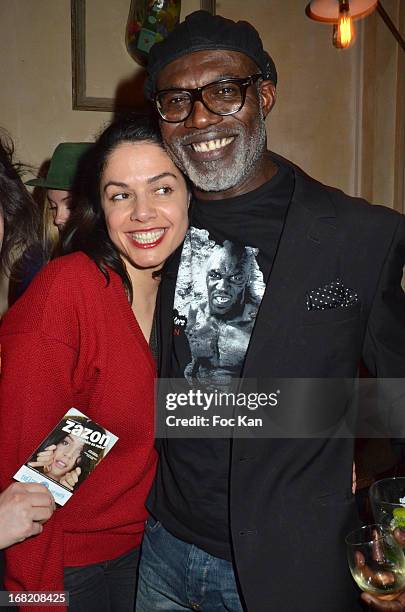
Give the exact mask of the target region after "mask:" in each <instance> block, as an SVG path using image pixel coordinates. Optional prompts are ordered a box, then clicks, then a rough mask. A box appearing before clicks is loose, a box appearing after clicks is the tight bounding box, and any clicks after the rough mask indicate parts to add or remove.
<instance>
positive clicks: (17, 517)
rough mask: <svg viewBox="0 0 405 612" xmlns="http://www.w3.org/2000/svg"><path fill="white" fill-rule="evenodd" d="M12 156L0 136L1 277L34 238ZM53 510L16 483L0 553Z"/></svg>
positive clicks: (1, 498) (0, 517)
mask: <svg viewBox="0 0 405 612" xmlns="http://www.w3.org/2000/svg"><path fill="white" fill-rule="evenodd" d="M13 153H14V147H13V143H12V142H11V140H10V139H9V138H6V137H5V136H3V137H2V138H1V139H0V269H1V270H2V271H3V272H5V273H10V270H11V268H12V264H13V260H14V258H15V256H16V254H17V253H21V252H23V251H24V250H25V249H26V248H27V247H30V246H32V245H34V244H35V243H36V242H37V238H38V235H37V216H36V205H35V202H34V201H33V200H32V198H31V196H30V195H29V193H28V192H27V190H26V189H25V187H24V185H23V183H22V180H21V178H20V175H19V173H18V165H16V164H14V163H13ZM0 348H1V347H0ZM0 363H1V362H0ZM0 369H1V367H0ZM54 509H55V503H54V501H53V498H52V496H51V495H50V493H49V492H48V490H47V488H46V487H44V486H43V485H40V484H34V483H33V484H26V483H20V482H15V483H13V484H11V485H9V486H8V487H7V488H6V489H5V490H3V492H2V493H0V549H3V548H6V547H8V546H11V545H12V544H16V543H17V542H22V541H23V540H25V539H26V538H29V537H31V536H34V535H38V534H39V533H41V532H42V530H43V524H44V522H45V521H46V520H48V519H49V518H50V517H51V516H52V513H53V511H54ZM0 574H1V571H0ZM0 582H1V579H0Z"/></svg>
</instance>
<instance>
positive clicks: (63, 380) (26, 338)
mask: <svg viewBox="0 0 405 612" xmlns="http://www.w3.org/2000/svg"><path fill="white" fill-rule="evenodd" d="M39 293H40V292H38V291H37V292H35V294H34V293H33V292H29V295H28V293H27V297H25V296H23V298H22V300H20V301H19V302H17V304H16V307H15V308H13V309H12V310H11V311H10V312H9V314H8V315H6V317H5V318H4V321H3V324H2V326H1V329H0V344H1V347H2V358H3V361H2V366H3V367H2V373H1V377H0V448H1V453H2V460H1V462H0V488H1V489H4V488H5V487H6V486H8V485H9V484H10V482H11V481H12V476H13V474H15V472H16V471H17V469H18V468H19V467H20V466H21V465H22V464H23V463H24V462H25V461H26V460H27V458H28V457H29V456H30V455H31V454H32V452H33V450H34V449H35V448H36V447H37V446H39V444H40V443H41V442H42V440H43V439H44V438H46V436H47V435H48V434H49V432H50V431H51V430H52V429H53V428H54V426H55V425H56V424H57V422H58V421H59V420H60V418H61V417H62V416H63V415H64V414H65V412H66V410H67V409H69V408H70V407H71V406H72V405H73V381H74V378H75V377H77V349H76V348H75V347H74V342H73V341H72V339H73V338H74V336H75V335H77V332H75V331H74V328H75V325H76V328H77V323H75V320H76V319H77V313H76V312H75V309H74V308H70V310H66V309H65V311H64V313H63V316H59V317H58V316H53V318H52V328H51V329H49V334H48V333H46V332H45V330H44V321H46V320H47V319H48V320H49V316H48V315H47V314H46V311H47V310H48V311H49V312H51V311H52V312H54V311H55V309H53V308H52V300H53V298H52V295H50V294H49V293H48V295H47V298H46V301H47V304H46V305H45V302H44V300H43V298H42V297H38V296H39ZM59 301H61V300H59ZM62 301H63V300H62ZM58 308H60V304H59V305H58ZM41 310H42V315H41V312H40V311H41ZM18 330H22V332H20V333H19V332H18ZM72 330H73V331H72ZM51 336H53V337H51ZM63 337H65V338H67V340H68V342H66V343H64V342H61V341H60V339H59V338H63ZM65 510H66V507H64V508H57V510H56V511H55V512H54V515H53V516H52V518H51V519H50V520H49V521H48V522H47V523H46V524H45V525H44V530H43V532H42V534H40V535H39V536H36V537H32V538H30V539H28V540H26V541H24V542H22V543H20V544H16V545H14V546H11V547H10V548H8V549H6V551H5V556H6V574H5V585H6V588H7V589H8V590H10V591H62V590H63V527H64V512H65ZM20 609H21V610H25V609H27V612H28V611H29V610H31V608H28V607H27V608H25V607H24V606H23V607H21V608H20ZM36 609H37V610H44V611H45V610H48V609H49V612H50V611H51V610H54V608H53V607H52V608H51V607H47V606H44V607H42V606H41V607H37V608H36Z"/></svg>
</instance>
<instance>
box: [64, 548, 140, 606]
mask: <svg viewBox="0 0 405 612" xmlns="http://www.w3.org/2000/svg"><path fill="white" fill-rule="evenodd" d="M138 561H139V548H135V549H134V550H131V551H130V552H129V553H125V554H124V555H121V556H120V557H118V558H117V559H112V560H111V561H103V562H102V563H95V564H93V565H84V566H82V567H65V571H64V586H65V591H69V612H133V609H134V603H135V593H136V576H137V569H138Z"/></svg>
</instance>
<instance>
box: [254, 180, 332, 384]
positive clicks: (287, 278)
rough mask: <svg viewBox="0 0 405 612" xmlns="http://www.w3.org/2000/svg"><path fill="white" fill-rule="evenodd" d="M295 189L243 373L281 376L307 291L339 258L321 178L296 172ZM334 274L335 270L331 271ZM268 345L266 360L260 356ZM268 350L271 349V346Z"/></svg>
mask: <svg viewBox="0 0 405 612" xmlns="http://www.w3.org/2000/svg"><path fill="white" fill-rule="evenodd" d="M294 174H295V188H294V193H293V196H292V200H291V203H290V206H289V210H288V213H287V217H286V221H285V224H284V228H283V232H282V234H281V237H280V242H279V246H278V249H277V254H276V257H275V260H274V264H273V268H272V271H271V274H270V278H269V280H268V283H267V286H266V290H265V293H264V296H263V299H262V302H261V305H260V309H259V312H258V314H257V317H256V323H255V326H254V329H253V333H252V336H251V339H250V344H249V348H248V352H247V355H246V360H245V365H244V368H243V372H242V376H243V377H252V378H256V377H258V376H260V370H261V368H263V371H264V372H265V373H266V374H265V375H266V376H277V375H278V373H277V372H278V368H277V365H278V363H279V360H280V357H281V355H282V351H283V347H285V341H286V335H287V333H288V328H289V325H291V323H294V322H295V321H296V318H297V314H298V315H299V313H300V312H302V311H303V310H304V309H305V307H306V306H305V294H306V292H307V291H308V290H309V289H311V288H312V287H316V286H317V284H318V283H319V278H318V276H319V266H320V265H322V268H323V269H324V270H325V282H327V281H328V270H329V269H330V270H333V269H334V266H335V262H336V242H337V241H336V214H335V210H334V206H333V204H332V202H331V200H330V199H329V197H328V195H327V194H326V192H325V190H324V189H323V187H322V185H321V184H319V183H317V182H316V181H313V180H311V181H309V180H308V179H307V178H306V177H305V175H304V174H303V173H301V172H300V171H297V170H294ZM331 274H332V272H331ZM264 345H266V363H263V360H262V359H260V360H258V359H257V356H258V354H259V353H263V350H264V349H265V346H264ZM267 349H268V350H267Z"/></svg>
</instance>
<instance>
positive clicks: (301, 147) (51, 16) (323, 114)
mask: <svg viewBox="0 0 405 612" xmlns="http://www.w3.org/2000/svg"><path fill="white" fill-rule="evenodd" d="M87 2H88V8H89V15H91V19H89V21H90V22H91V23H89V24H88V26H89V28H88V30H89V39H90V42H91V44H90V45H89V47H90V53H89V78H88V81H89V89H90V94H91V95H113V94H114V91H115V89H116V85H117V84H118V82H119V81H120V80H121V79H122V78H124V76H125V75H127V74H129V73H130V72H131V70H132V64H131V60H130V58H129V56H127V54H126V51H125V48H124V42H123V37H124V29H125V23H126V16H127V12H128V8H129V4H130V2H129V0H114V2H111V1H110V0H87ZM305 4H306V3H305V2H304V1H303V2H300V1H298V2H297V0H272V1H271V2H269V1H268V0H254V1H253V0H252V2H250V3H249V4H248V5H247V4H246V1H245V0H217V12H218V13H220V14H223V15H224V16H228V17H233V18H234V19H248V20H249V21H251V22H252V23H253V24H254V25H255V26H256V27H257V28H258V29H259V30H260V32H261V34H262V36H263V40H264V44H265V47H266V48H267V49H268V50H269V52H270V53H271V54H272V55H273V57H274V60H275V62H276V64H277V67H278V71H279V87H278V101H277V104H276V107H275V108H274V110H273V112H272V115H271V117H270V119H269V120H268V132H269V145H270V147H271V148H272V149H274V150H276V151H278V152H279V153H281V154H282V155H285V156H286V157H289V158H291V159H292V160H293V161H295V162H296V163H298V164H299V165H301V166H302V167H303V168H304V169H305V170H306V171H308V172H309V173H310V174H313V175H315V176H316V177H318V178H319V179H320V180H322V181H324V182H326V183H330V184H334V185H337V186H339V187H341V188H342V189H344V190H346V191H348V192H349V193H355V191H356V176H355V172H356V161H355V154H356V150H355V142H354V139H355V134H356V112H355V111H356V95H355V92H356V87H357V82H358V79H357V74H358V70H359V47H358V46H355V47H353V48H352V49H349V50H348V51H346V52H342V51H337V50H335V49H334V48H333V47H332V45H331V42H330V38H331V28H330V27H329V26H325V25H323V24H318V23H315V22H313V21H311V20H309V19H308V18H307V17H306V16H305V14H304V9H305ZM198 6H199V2H198V1H197V0H183V13H185V12H190V11H191V10H193V9H194V8H198ZM247 6H248V9H247V8H246V7H247ZM109 26H111V30H112V35H111V42H110V43H109V44H107V43H106V42H104V40H105V38H106V36H107V34H108V27H109ZM92 36H93V39H91V37H92ZM94 37H95V42H94ZM97 38H99V39H100V43H99V46H98V47H97ZM95 45H96V46H95ZM109 45H111V46H114V48H113V50H112V51H111V53H108V52H106V51H108V50H109ZM92 54H93V57H92ZM94 54H95V58H96V59H97V57H98V59H99V68H98V69H97V67H95V63H94ZM0 57H1V58H2V61H1V65H0V79H1V83H2V87H1V89H0V125H3V126H4V127H5V128H7V129H8V130H9V131H10V133H11V134H12V136H13V138H14V139H15V140H16V144H17V151H18V154H19V157H20V158H21V159H22V160H23V161H25V162H28V163H31V164H33V165H35V166H37V167H38V166H40V165H41V163H42V162H43V161H44V160H45V159H47V158H48V157H49V155H50V153H51V152H52V150H53V148H54V147H55V145H56V144H57V143H58V142H60V141H62V140H91V139H92V137H93V136H94V134H96V133H97V132H98V131H99V129H100V127H101V126H102V125H103V124H104V123H105V122H107V121H108V120H109V119H110V117H111V115H110V113H106V112H93V111H73V110H72V106H71V56H70V2H69V0H35V1H34V0H13V2H6V1H5V0H1V1H0ZM96 63H97V62H96ZM118 64H119V66H118ZM97 70H98V72H97ZM128 71H129V72H128Z"/></svg>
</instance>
